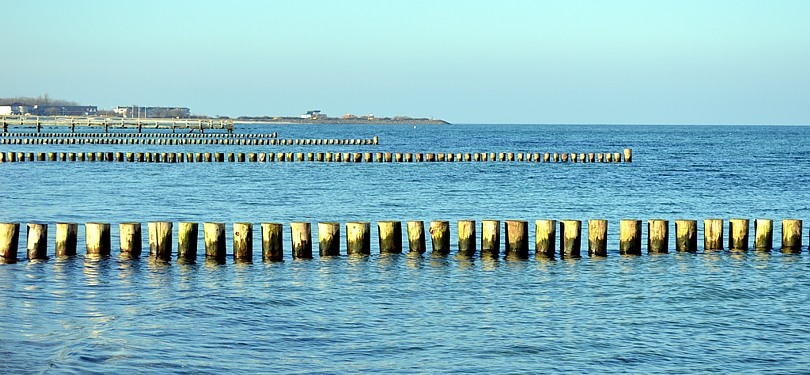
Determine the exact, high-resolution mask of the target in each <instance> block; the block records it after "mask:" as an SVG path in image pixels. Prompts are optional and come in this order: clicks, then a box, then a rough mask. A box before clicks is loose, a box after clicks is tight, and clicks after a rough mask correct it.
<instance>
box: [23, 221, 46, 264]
mask: <svg viewBox="0 0 810 375" xmlns="http://www.w3.org/2000/svg"><path fill="white" fill-rule="evenodd" d="M26 239H27V240H28V248H27V250H28V259H48V224H44V223H28V231H27V233H26Z"/></svg>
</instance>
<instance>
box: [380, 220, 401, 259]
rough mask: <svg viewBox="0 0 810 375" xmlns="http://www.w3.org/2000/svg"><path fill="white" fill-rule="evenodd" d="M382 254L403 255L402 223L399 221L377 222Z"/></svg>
mask: <svg viewBox="0 0 810 375" xmlns="http://www.w3.org/2000/svg"><path fill="white" fill-rule="evenodd" d="M377 233H378V235H379V242H380V254H388V253H391V254H399V253H402V223H401V222H399V221H379V222H377Z"/></svg>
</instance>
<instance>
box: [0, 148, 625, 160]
mask: <svg viewBox="0 0 810 375" xmlns="http://www.w3.org/2000/svg"><path fill="white" fill-rule="evenodd" d="M632 155H633V153H632V150H630V149H625V150H624V151H623V152H615V153H587V154H586V153H570V154H569V153H556V152H555V153H548V152H547V153H543V154H541V153H521V152H518V153H515V152H497V153H496V152H477V153H469V152H468V153H451V152H448V153H431V152H427V153H421V152H417V153H410V152H406V153H402V152H374V153H372V152H306V153H305V152H276V153H274V152H269V153H265V152H259V153H256V152H248V153H244V152H227V153H226V152H176V153H175V152H121V151H116V152H112V151H106V152H104V151H97V152H36V153H35V152H14V151H8V152H5V153H3V152H0V163H20V162H43V161H49V162H56V161H62V162H64V161H67V162H75V161H110V162H112V161H116V162H139V163H203V162H225V161H228V162H260V163H264V162H274V161H279V162H295V161H298V162H303V161H309V162H312V161H314V162H345V163H361V162H365V163H372V162H374V163H392V162H396V163H412V162H417V163H420V162H428V163H430V162H494V161H499V162H534V163H539V162H543V163H550V162H553V163H621V162H625V163H631V162H632V161H633V156H632Z"/></svg>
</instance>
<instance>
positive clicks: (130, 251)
mask: <svg viewBox="0 0 810 375" xmlns="http://www.w3.org/2000/svg"><path fill="white" fill-rule="evenodd" d="M118 237H119V241H118V243H119V244H120V246H121V255H125V256H128V257H130V258H138V257H140V256H141V251H142V247H143V238H142V237H141V223H119V224H118Z"/></svg>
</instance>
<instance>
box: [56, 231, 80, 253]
mask: <svg viewBox="0 0 810 375" xmlns="http://www.w3.org/2000/svg"><path fill="white" fill-rule="evenodd" d="M78 232H79V224H78V223H56V251H55V255H56V256H58V257H61V256H74V255H76V242H77V240H78Z"/></svg>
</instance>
